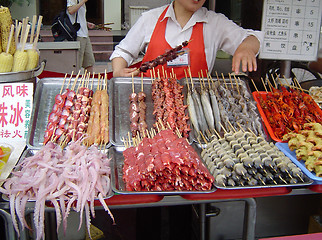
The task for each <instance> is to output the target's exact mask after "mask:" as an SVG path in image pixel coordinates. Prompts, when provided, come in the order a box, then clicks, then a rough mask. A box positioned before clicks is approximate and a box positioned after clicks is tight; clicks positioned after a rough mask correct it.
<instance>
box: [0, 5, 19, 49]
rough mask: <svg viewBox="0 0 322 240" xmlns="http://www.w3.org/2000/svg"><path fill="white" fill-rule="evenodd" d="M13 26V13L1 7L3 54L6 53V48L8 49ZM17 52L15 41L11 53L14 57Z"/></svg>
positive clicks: (11, 45) (0, 26)
mask: <svg viewBox="0 0 322 240" xmlns="http://www.w3.org/2000/svg"><path fill="white" fill-rule="evenodd" d="M11 24H12V18H11V13H10V11H9V8H7V7H2V6H1V7H0V32H1V48H2V51H3V52H4V51H6V48H7V44H8V38H9V34H10V28H11ZM15 51H16V42H15V40H14V39H13V40H12V42H11V44H10V48H9V53H10V54H12V55H13V54H14V53H15Z"/></svg>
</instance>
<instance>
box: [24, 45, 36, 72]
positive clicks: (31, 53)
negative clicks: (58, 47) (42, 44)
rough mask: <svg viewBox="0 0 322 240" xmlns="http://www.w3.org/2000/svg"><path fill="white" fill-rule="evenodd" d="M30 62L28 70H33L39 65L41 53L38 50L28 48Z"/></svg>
mask: <svg viewBox="0 0 322 240" xmlns="http://www.w3.org/2000/svg"><path fill="white" fill-rule="evenodd" d="M27 56H28V63H27V66H26V70H32V69H34V68H36V67H37V66H38V61H39V55H38V52H37V50H35V49H28V50H27Z"/></svg>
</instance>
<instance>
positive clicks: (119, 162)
mask: <svg viewBox="0 0 322 240" xmlns="http://www.w3.org/2000/svg"><path fill="white" fill-rule="evenodd" d="M109 157H110V158H112V161H111V163H112V164H111V169H112V179H111V180H112V189H113V191H114V192H116V193H119V194H159V195H160V194H161V195H179V194H195V193H212V192H215V191H216V188H215V187H214V186H213V187H212V189H211V190H209V191H127V190H126V189H125V183H124V181H123V164H124V157H123V151H119V150H118V148H117V147H111V148H110V149H109Z"/></svg>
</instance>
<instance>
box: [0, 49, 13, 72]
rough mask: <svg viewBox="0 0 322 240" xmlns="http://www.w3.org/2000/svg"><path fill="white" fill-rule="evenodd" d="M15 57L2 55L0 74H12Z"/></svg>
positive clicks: (6, 54)
mask: <svg viewBox="0 0 322 240" xmlns="http://www.w3.org/2000/svg"><path fill="white" fill-rule="evenodd" d="M12 65H13V56H12V55H11V54H10V53H5V52H2V53H0V73H5V72H11V69H12Z"/></svg>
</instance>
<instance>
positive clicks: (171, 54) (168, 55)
mask: <svg viewBox="0 0 322 240" xmlns="http://www.w3.org/2000/svg"><path fill="white" fill-rule="evenodd" d="M188 43H189V42H188V41H184V42H183V43H182V44H181V45H179V46H177V47H175V48H172V49H170V50H168V51H166V52H165V53H164V54H162V55H160V56H158V57H156V58H155V59H153V60H151V61H149V62H144V63H142V65H141V66H140V71H141V72H146V71H147V70H149V69H153V68H155V67H157V66H159V65H163V64H165V63H166V62H168V61H171V60H174V59H175V58H177V57H178V56H179V55H181V54H182V53H184V52H182V51H181V50H182V48H183V47H186V46H188Z"/></svg>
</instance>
